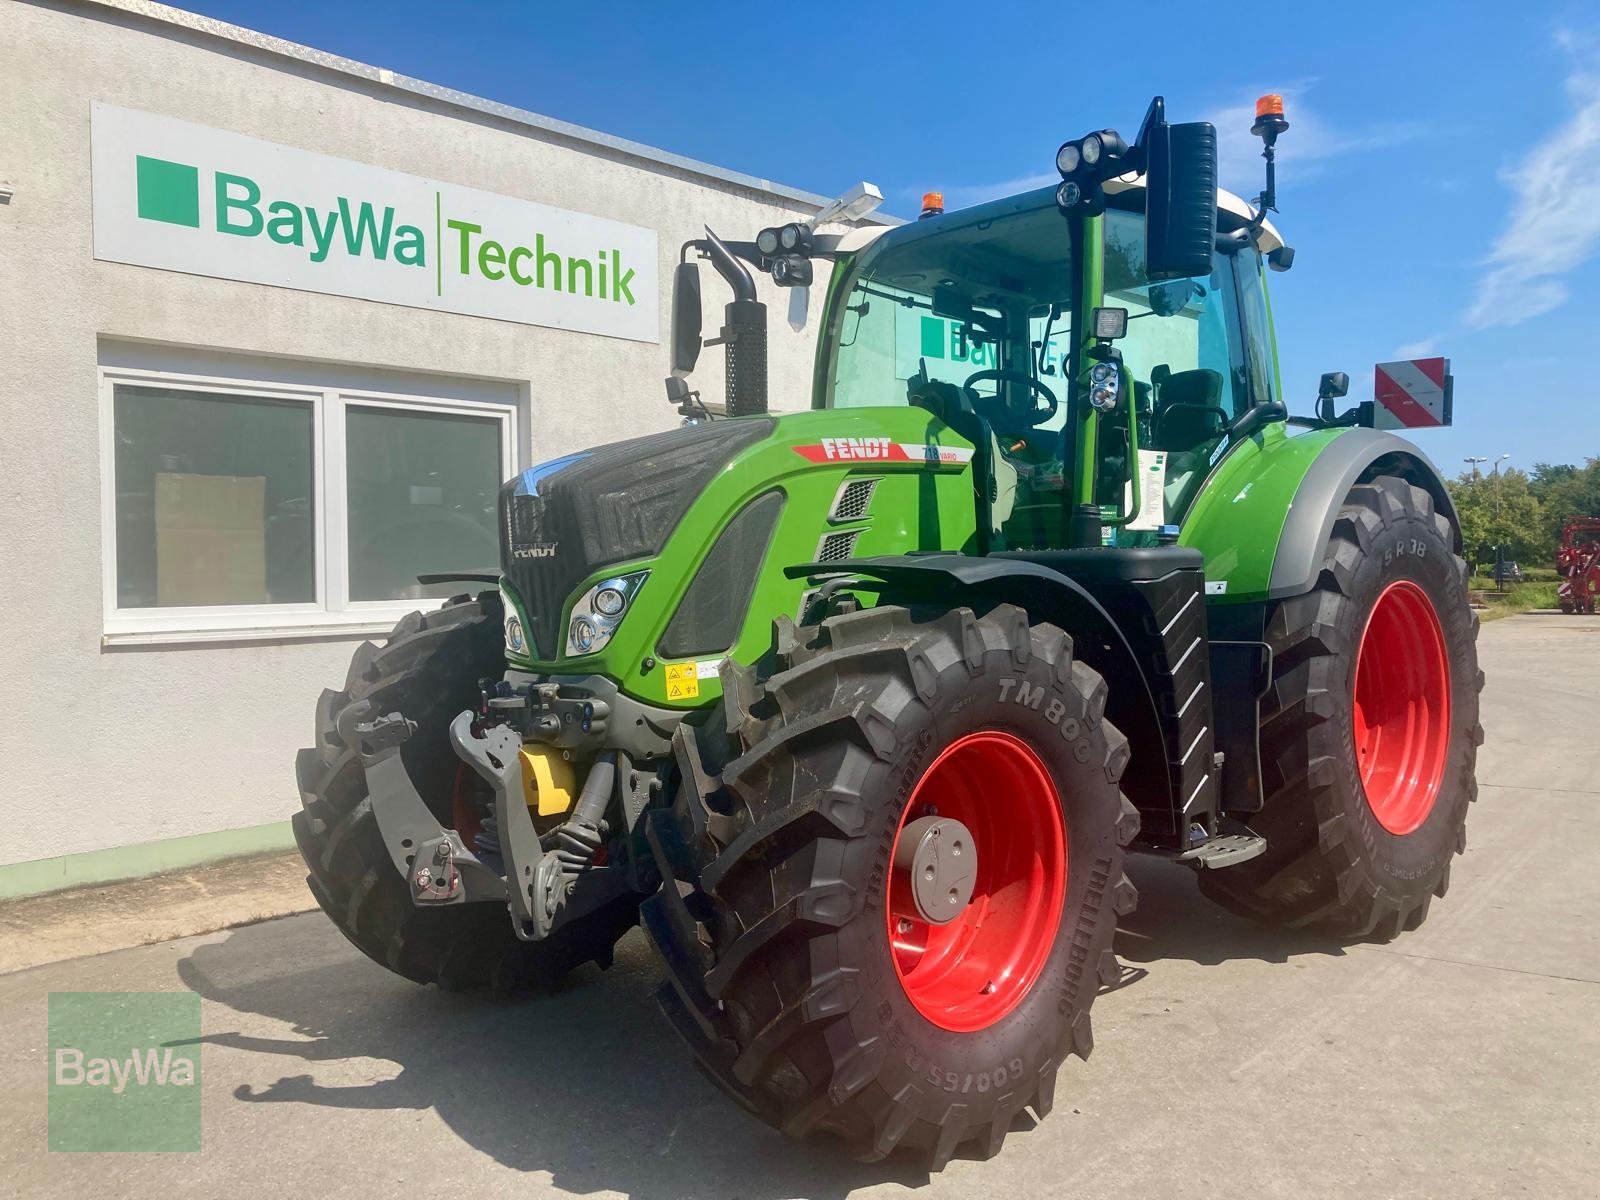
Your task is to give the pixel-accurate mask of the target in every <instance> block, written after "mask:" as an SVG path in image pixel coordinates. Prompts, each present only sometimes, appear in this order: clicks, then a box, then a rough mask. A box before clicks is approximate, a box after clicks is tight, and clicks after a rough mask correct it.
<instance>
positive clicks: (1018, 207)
mask: <svg viewBox="0 0 1600 1200" xmlns="http://www.w3.org/2000/svg"><path fill="white" fill-rule="evenodd" d="M1142 187H1144V175H1142V174H1139V173H1135V172H1131V171H1130V172H1129V173H1128V174H1126V175H1119V176H1117V177H1116V178H1115V179H1108V180H1106V183H1105V190H1106V194H1107V195H1110V196H1114V195H1116V194H1117V193H1119V192H1126V191H1131V190H1133V189H1136V188H1142ZM1055 190H1056V189H1055V186H1054V185H1053V184H1052V185H1051V186H1049V187H1043V188H1038V189H1036V190H1034V191H1031V192H1021V193H1019V194H1017V195H1015V196H1002V197H1001V198H1000V199H998V200H989V201H985V202H984V203H983V204H975V205H972V206H971V207H970V208H961V209H951V210H950V212H949V213H948V214H946V215H954V214H957V213H959V214H961V216H962V219H963V223H965V222H966V221H969V220H971V218H972V216H973V215H974V214H975V213H978V212H980V211H982V210H984V209H992V210H994V211H993V215H994V216H996V217H1001V216H1005V215H1007V214H1009V213H1013V212H1025V211H1030V210H1032V209H1035V208H1038V207H1040V205H1041V204H1042V203H1046V202H1048V203H1054V198H1055ZM1217 208H1218V210H1219V211H1221V212H1225V213H1227V214H1229V215H1230V216H1233V217H1237V218H1238V219H1239V220H1240V222H1244V221H1248V220H1249V219H1250V218H1251V216H1253V215H1254V210H1253V209H1252V208H1251V207H1250V205H1249V204H1248V203H1246V202H1245V201H1244V200H1243V199H1242V198H1240V197H1239V196H1236V195H1234V194H1233V193H1232V192H1229V191H1224V190H1223V189H1222V188H1218V189H1217ZM930 219H931V220H935V221H937V220H938V219H939V218H938V217H933V218H930ZM912 224H913V227H914V226H915V223H912ZM892 228H894V229H903V228H905V226H903V225H897V226H893V227H892ZM890 231H891V229H890V227H885V226H881V225H878V226H863V227H860V228H857V229H851V230H847V231H846V232H844V233H840V234H835V235H829V234H822V235H820V236H819V238H818V239H817V240H818V242H820V243H821V246H820V248H822V249H827V250H834V251H838V252H841V253H849V252H852V251H856V250H861V249H863V248H864V247H866V246H868V245H870V244H871V243H872V242H875V241H876V240H877V239H878V238H880V237H882V236H883V235H884V234H886V233H889V232H890ZM1257 245H1258V246H1259V248H1260V250H1261V252H1262V253H1263V254H1267V253H1270V252H1271V251H1273V250H1276V249H1277V248H1278V247H1279V246H1282V245H1283V236H1282V235H1281V234H1280V233H1279V232H1278V230H1277V227H1276V226H1275V225H1273V223H1272V222H1271V221H1264V222H1262V225H1261V234H1260V236H1259V237H1258V239H1257Z"/></svg>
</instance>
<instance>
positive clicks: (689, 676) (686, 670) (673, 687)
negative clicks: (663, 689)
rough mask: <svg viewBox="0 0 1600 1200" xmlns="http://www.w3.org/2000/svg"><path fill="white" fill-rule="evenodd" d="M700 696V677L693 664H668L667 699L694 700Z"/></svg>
mask: <svg viewBox="0 0 1600 1200" xmlns="http://www.w3.org/2000/svg"><path fill="white" fill-rule="evenodd" d="M699 695H700V677H699V675H698V674H697V673H696V672H695V665H694V663H692V662H686V663H668V664H667V699H668V700H693V699H695V698H696V697H698V696H699Z"/></svg>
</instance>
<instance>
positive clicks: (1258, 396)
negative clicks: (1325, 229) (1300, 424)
mask: <svg viewBox="0 0 1600 1200" xmlns="http://www.w3.org/2000/svg"><path fill="white" fill-rule="evenodd" d="M1233 269H1234V271H1235V273H1236V275H1237V277H1238V281H1239V283H1238V287H1239V315H1240V318H1241V321H1242V324H1243V325H1244V328H1245V331H1246V333H1247V334H1248V335H1249V336H1248V342H1247V350H1246V358H1247V362H1246V364H1245V365H1246V369H1247V371H1248V372H1249V377H1250V394H1251V396H1252V397H1254V400H1253V401H1252V402H1253V403H1254V402H1259V401H1263V400H1276V399H1278V378H1277V376H1278V366H1277V356H1276V354H1275V353H1274V345H1275V343H1274V342H1273V340H1272V306H1271V304H1270V303H1269V302H1268V300H1267V280H1266V275H1265V268H1264V266H1263V263H1262V260H1261V252H1260V251H1259V250H1256V249H1254V248H1253V247H1252V248H1249V249H1245V250H1241V251H1239V253H1237V254H1235V255H1234V256H1233Z"/></svg>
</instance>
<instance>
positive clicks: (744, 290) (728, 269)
mask: <svg viewBox="0 0 1600 1200" xmlns="http://www.w3.org/2000/svg"><path fill="white" fill-rule="evenodd" d="M705 255H706V257H707V258H709V259H710V260H711V265H712V266H713V267H715V268H716V269H717V274H718V275H721V276H722V278H723V279H724V280H726V281H727V284H728V286H729V287H731V288H732V289H733V298H734V299H735V300H754V299H755V298H756V281H755V280H754V279H752V278H751V277H750V272H749V270H748V269H746V267H745V265H744V264H743V263H742V262H740V261H739V260H738V258H736V257H735V256H734V253H733V251H732V250H731V249H730V248H729V246H728V243H726V242H724V241H723V240H722V239H721V238H719V237H718V236H717V235H716V234H714V233H712V232H711V226H709V225H707V226H706V241H705Z"/></svg>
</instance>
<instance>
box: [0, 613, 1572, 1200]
mask: <svg viewBox="0 0 1600 1200" xmlns="http://www.w3.org/2000/svg"><path fill="white" fill-rule="evenodd" d="M1480 654H1481V657H1482V661H1483V666H1484V669H1485V671H1486V672H1487V675H1488V686H1487V689H1486V691H1485V693H1484V703H1485V711H1484V717H1483V724H1484V727H1485V730H1486V734H1487V739H1488V740H1487V742H1486V744H1485V745H1484V747H1483V750H1482V752H1481V756H1480V759H1479V781H1480V788H1481V792H1480V799H1479V802H1478V804H1477V805H1476V806H1475V808H1474V810H1473V811H1472V813H1471V815H1470V817H1469V820H1468V846H1467V851H1466V855H1465V856H1464V858H1463V859H1461V860H1458V862H1457V864H1456V867H1455V870H1454V874H1453V881H1452V886H1451V890H1450V894H1449V896H1448V897H1447V898H1446V899H1445V900H1443V901H1442V902H1438V903H1435V905H1434V906H1433V910H1432V913H1431V915H1430V916H1429V918H1428V921H1427V923H1426V924H1425V925H1424V926H1423V927H1422V928H1421V929H1420V930H1418V931H1416V932H1414V933H1409V934H1405V935H1403V936H1401V937H1400V938H1399V939H1397V940H1396V941H1394V942H1391V943H1389V944H1387V945H1381V946H1379V945H1359V946H1349V947H1341V946H1340V945H1338V944H1335V943H1332V942H1329V941H1326V940H1323V939H1320V938H1317V937H1312V936H1305V935H1289V934H1282V933H1274V932H1271V931H1267V930H1264V929H1262V928H1260V927H1257V926H1255V925H1252V924H1250V923H1248V922H1245V921H1242V920H1239V919H1237V918H1234V917H1231V916H1229V915H1227V914H1226V913H1223V912H1222V911H1220V910H1218V909H1216V908H1214V907H1212V906H1211V905H1209V904H1208V903H1206V902H1205V901H1204V900H1202V899H1201V898H1200V897H1199V895H1198V893H1197V892H1196V889H1195V885H1194V880H1193V878H1192V876H1191V875H1190V874H1189V872H1188V871H1187V870H1185V869H1183V868H1178V867H1171V866H1168V865H1166V864H1162V863H1158V862H1154V861H1150V860H1144V859H1140V860H1138V861H1136V862H1135V863H1134V864H1133V867H1132V873H1133V874H1134V877H1135V882H1136V883H1137V884H1138V885H1139V888H1140V892H1141V904H1140V908H1139V911H1138V913H1137V914H1136V915H1135V916H1134V917H1133V918H1131V919H1130V920H1129V921H1128V922H1127V923H1126V927H1125V929H1124V930H1123V932H1122V933H1121V934H1120V935H1119V939H1118V950H1119V953H1120V955H1121V958H1122V960H1123V962H1124V964H1125V968H1126V969H1125V972H1124V978H1123V980H1122V982H1121V984H1120V985H1119V986H1117V987H1115V988H1114V989H1112V990H1109V991H1108V992H1106V993H1105V994H1104V995H1102V996H1101V997H1100V998H1099V999H1098V1000H1097V1002H1096V1005H1095V1010H1094V1018H1095V1035H1096V1036H1095V1042H1096V1048H1095V1052H1094V1055H1093V1056H1092V1058H1091V1059H1090V1061H1089V1062H1088V1063H1087V1064H1079V1063H1077V1062H1075V1061H1074V1062H1072V1063H1071V1064H1069V1066H1068V1068H1067V1069H1064V1070H1063V1072H1062V1076H1061V1080H1060V1085H1059V1087H1058V1090H1057V1095H1056V1106H1055V1111H1054V1113H1053V1114H1052V1115H1051V1117H1050V1118H1049V1119H1048V1120H1047V1121H1045V1122H1044V1123H1043V1124H1042V1125H1040V1126H1039V1127H1037V1128H1035V1129H1030V1130H1026V1131H1022V1132H1018V1133H1014V1134H1013V1136H1012V1137H1011V1139H1010V1140H1009V1141H1008V1142H1007V1144H1006V1148H1005V1151H1004V1153H1003V1154H1002V1155H1001V1156H1000V1157H999V1158H997V1159H995V1160H993V1161H990V1162H987V1163H985V1162H975V1161H963V1160H958V1161H956V1162H953V1163H951V1164H950V1166H949V1167H948V1168H947V1169H946V1170H945V1171H944V1172H943V1173H942V1174H940V1175H936V1176H933V1177H932V1178H931V1179H930V1178H929V1177H928V1176H927V1175H926V1174H924V1173H922V1172H921V1171H919V1170H916V1169H914V1168H913V1167H912V1166H910V1165H909V1164H907V1163H902V1162H898V1161H891V1162H889V1163H883V1164H876V1165H862V1164H856V1163H852V1162H848V1161H844V1160H841V1159H840V1158H839V1157H838V1156H837V1155H836V1154H834V1153H832V1152H831V1151H830V1150H829V1149H828V1148H827V1147H826V1146H821V1147H814V1146H808V1145H797V1144H794V1143H791V1142H789V1141H787V1140H786V1139H784V1138H783V1137H781V1136H780V1135H779V1134H777V1133H775V1132H773V1131H772V1130H770V1129H768V1128H766V1127H765V1126H763V1125H761V1124H759V1123H758V1122H756V1121H755V1120H754V1119H752V1118H750V1117H748V1116H746V1115H745V1114H744V1113H743V1112H741V1111H739V1110H738V1109H736V1108H734V1107H733V1106H732V1105H731V1104H729V1103H728V1102H726V1101H725V1100H724V1099H723V1098H722V1097H721V1096H720V1094H719V1093H717V1092H716V1091H715V1090H714V1089H713V1088H712V1087H711V1086H710V1085H709V1084H708V1083H706V1082H705V1081H704V1080H703V1079H702V1078H701V1077H700V1076H699V1075H698V1074H697V1073H696V1072H695V1071H694V1070H693V1068H692V1067H690V1065H689V1063H688V1060H687V1057H686V1055H685V1053H684V1052H683V1050H682V1049H681V1048H680V1046H679V1045H678V1044H677V1042H676V1041H675V1039H674V1037H673V1035H672V1034H671V1032H670V1031H669V1030H668V1028H667V1026H666V1024H665V1022H664V1021H663V1020H662V1019H661V1018H660V1016H659V1015H658V1014H657V1012H656V1010H655V1008H654V1004H653V1001H652V999H651V994H652V991H653V989H654V986H655V984H656V982H657V980H658V979H659V977H660V976H659V970H658V968H657V966H656V964H655V962H654V961H653V957H652V954H651V951H650V950H649V948H648V947H647V946H646V945H645V943H644V941H643V939H642V938H641V936H640V935H639V934H637V933H634V934H630V935H629V937H628V938H627V939H626V940H625V941H624V942H623V944H622V946H621V947H620V948H619V953H618V956H617V963H616V966H615V967H614V968H613V969H612V970H611V971H610V972H607V973H605V974H600V973H599V972H597V971H595V970H594V969H593V968H587V969H586V970H585V971H583V972H580V973H579V974H578V975H576V976H574V977H573V978H572V979H571V980H570V981H569V982H568V983H567V984H565V985H564V986H563V987H562V988H561V989H560V990H559V991H557V992H556V993H555V994H552V995H542V996H535V997H531V998H528V999H525V1000H521V1001H517V1002H514V1003H508V1002H499V1003H497V1002H491V1001H485V1000H481V999H471V998H463V997H459V996H452V995H446V994H444V993H441V992H439V991H438V990H437V989H432V988H428V989H419V988H416V987H414V986H412V985H410V984H408V983H405V982H404V981H402V980H399V979H397V978H394V977H392V976H390V975H389V974H387V973H386V972H384V971H383V970H381V969H380V968H378V967H376V966H374V965H373V964H371V963H369V962H368V961H367V960H366V959H364V958H363V957H361V956H360V955H359V954H358V953H357V952H356V951H355V950H354V949H352V948H351V947H350V946H349V945H348V944H347V943H346V942H345V941H344V940H343V938H341V937H340V935H339V934H338V933H337V932H336V931H335V930H334V928H333V926H332V925H331V924H329V922H328V921H327V920H325V919H324V918H323V917H322V916H321V914H319V913H312V914H308V915H302V916H294V917H288V918H284V919H280V920H273V921H267V922H263V923H260V924H256V925H251V926H248V927H245V928H241V929H235V930H232V931H228V932H222V933H215V934H208V935H205V936H201V937H191V938H185V939H182V940H178V941H171V942H165V943H161V944H157V945H149V946H142V947H138V948H136V949H131V950H121V951H117V952H114V953H107V954H101V955H97V956H94V957H87V958H76V959H72V960H70V961H65V962H57V963H52V964H49V965H46V966H41V967H37V968H34V969H31V970H24V971H19V972H15V973H11V974H7V975H0V1193H6V1194H16V1195H23V1196H51V1197H57V1196H79V1195H81V1196H95V1197H113V1196H153V1195H157V1194H160V1195H161V1196H163V1197H183V1196H197V1197H207V1198H210V1197H216V1196H223V1195H258V1194H273V1195H299V1196H313V1197H321V1196H368V1195H380V1194H381V1195H385V1196H404V1197H412V1196H418V1197H429V1198H431V1197H453V1196H472V1197H489V1196H499V1195H506V1196H517V1197H521V1198H528V1197H548V1196H567V1195H575V1196H626V1197H632V1198H634V1200H679V1198H682V1197H691V1196H705V1197H718V1198H727V1197H742V1198H745V1200H782V1198H786V1197H798V1196H806V1197H828V1198H834V1197H845V1196H852V1197H857V1196H858V1197H869V1196H871V1197H876V1196H909V1195H912V1194H913V1193H914V1194H916V1195H917V1196H919V1197H929V1198H932V1197H945V1196H952V1197H956V1196H959V1197H968V1196H973V1195H977V1194H985V1195H991V1196H1036V1195H1037V1196H1045V1195H1048V1196H1077V1195H1082V1196H1085V1197H1094V1198H1096V1200H1104V1198H1109V1197H1121V1196H1129V1197H1133V1196H1138V1197H1187V1196H1194V1197H1208V1198H1209V1197H1217V1196H1223V1195H1240V1196H1246V1195H1249V1196H1285V1197H1291V1196H1292V1197H1296V1198H1301V1197H1345V1196H1352V1197H1355V1196H1359V1197H1380V1196H1382V1197H1388V1196H1407V1197H1411V1196H1438V1197H1452V1198H1461V1197H1477V1196H1533V1197H1541V1198H1544V1197H1568V1196H1570V1197H1591V1196H1595V1195H1597V1194H1600V1172H1597V1167H1596V1162H1597V1151H1600V934H1597V932H1596V931H1597V929H1600V872H1597V870H1596V861H1595V860H1596V857H1597V854H1600V834H1597V832H1596V821H1597V816H1600V618H1594V617H1562V616H1558V615H1528V616H1521V617H1512V618H1507V619H1504V620H1501V621H1497V622H1494V623H1492V624H1489V625H1487V626H1485V628H1484V631H1483V636H1482V638H1481V641H1480ZM178 989H191V990H193V991H195V992H198V993H199V994H200V995H201V997H203V1015H202V1021H203V1059H202V1068H203V1069H202V1075H201V1082H200V1085H199V1086H200V1088H201V1095H202V1121H203V1126H202V1128H203V1136H202V1143H201V1149H200V1150H199V1151H198V1152H193V1153H166V1154H149V1153H145V1154H131V1153H123V1154H111V1153H61V1152H50V1151H48V1150H47V1149H46V1145H47V1141H46V1071H47V1065H46V1003H47V999H46V998H47V995H48V993H51V992H66V991H144V990H157V991H169V990H178Z"/></svg>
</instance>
